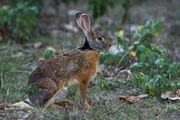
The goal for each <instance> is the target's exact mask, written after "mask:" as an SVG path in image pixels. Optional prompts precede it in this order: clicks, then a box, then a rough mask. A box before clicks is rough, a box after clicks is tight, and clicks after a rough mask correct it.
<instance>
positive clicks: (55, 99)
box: [45, 87, 68, 107]
mask: <svg viewBox="0 0 180 120" xmlns="http://www.w3.org/2000/svg"><path fill="white" fill-rule="evenodd" d="M67 93H68V90H67V88H66V87H62V88H61V89H59V90H58V91H57V92H56V93H55V94H54V95H53V96H52V97H51V98H50V99H49V100H48V101H47V102H46V104H45V106H46V107H49V106H52V104H56V103H59V102H62V101H63V100H64V99H65V98H66V96H67Z"/></svg>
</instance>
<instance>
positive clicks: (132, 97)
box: [119, 96, 139, 103]
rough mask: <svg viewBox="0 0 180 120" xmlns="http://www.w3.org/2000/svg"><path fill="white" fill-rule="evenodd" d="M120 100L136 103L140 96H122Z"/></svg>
mask: <svg viewBox="0 0 180 120" xmlns="http://www.w3.org/2000/svg"><path fill="white" fill-rule="evenodd" d="M119 100H125V101H127V102H129V103H135V102H137V101H139V97H137V96H120V97H119Z"/></svg>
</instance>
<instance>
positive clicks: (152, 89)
mask: <svg viewBox="0 0 180 120" xmlns="http://www.w3.org/2000/svg"><path fill="white" fill-rule="evenodd" d="M162 28H163V23H162V22H160V21H154V20H153V21H148V22H147V23H146V24H145V25H143V26H139V27H138V29H137V30H136V31H134V32H133V33H131V35H132V37H131V39H132V40H130V39H128V38H127V37H124V36H123V34H122V33H123V32H122V31H120V32H118V33H117V34H116V41H117V46H118V47H121V48H122V49H123V53H122V52H119V53H118V54H116V55H113V54H110V53H106V54H105V53H103V54H101V56H100V60H101V62H103V61H106V59H108V60H107V61H108V62H110V63H108V64H113V63H115V64H113V65H116V67H122V66H126V68H127V66H129V69H130V70H131V72H132V75H131V81H132V82H133V83H134V84H135V85H138V86H140V88H142V89H143V90H144V91H146V92H147V93H149V94H151V95H159V94H161V93H162V92H165V91H168V90H174V91H175V90H176V89H177V88H178V87H180V82H178V81H179V79H180V63H178V62H172V61H171V60H170V59H168V58H167V56H166V54H165V51H166V50H165V49H164V48H163V47H161V46H158V45H156V44H155V43H154V40H155V38H157V37H158V36H159V34H160V31H161V29H162ZM115 58H117V59H118V61H119V62H117V59H115ZM109 60H111V61H109ZM105 63H106V62H105Z"/></svg>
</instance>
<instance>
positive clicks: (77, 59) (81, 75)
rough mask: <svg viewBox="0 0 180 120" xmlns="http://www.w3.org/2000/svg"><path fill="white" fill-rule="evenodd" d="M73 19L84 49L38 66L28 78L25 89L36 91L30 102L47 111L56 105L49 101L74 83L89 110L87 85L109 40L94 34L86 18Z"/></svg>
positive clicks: (78, 13) (81, 48) (83, 15)
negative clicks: (35, 89) (79, 32)
mask: <svg viewBox="0 0 180 120" xmlns="http://www.w3.org/2000/svg"><path fill="white" fill-rule="evenodd" d="M75 18H76V22H77V25H78V27H79V28H80V29H82V30H83V33H84V35H85V42H84V45H83V46H82V47H80V48H78V49H75V50H72V51H70V52H67V53H66V54H60V55H57V56H56V57H54V58H50V59H49V60H47V61H44V62H42V63H40V64H39V65H38V66H37V68H36V69H35V70H34V71H33V72H32V73H31V75H30V77H29V80H28V85H32V86H35V87H36V88H38V90H37V91H35V92H34V93H33V94H32V95H30V96H29V98H30V100H31V101H32V102H34V103H36V104H39V105H40V106H47V107H48V106H50V104H55V103H53V102H52V101H53V100H52V98H53V97H55V96H57V95H59V93H61V91H63V90H64V86H65V85H68V84H69V82H71V81H73V80H75V81H76V83H77V84H78V86H79V89H80V94H81V97H82V100H83V104H84V108H85V109H89V108H90V105H89V103H88V99H87V89H88V81H89V80H90V79H93V78H94V76H95V75H96V71H97V68H98V58H99V53H100V51H102V50H108V49H109V48H110V46H111V44H112V39H111V38H109V37H105V36H103V35H101V34H99V33H97V32H93V30H92V29H91V21H90V18H89V16H88V15H87V14H85V13H82V12H77V13H76V15H75Z"/></svg>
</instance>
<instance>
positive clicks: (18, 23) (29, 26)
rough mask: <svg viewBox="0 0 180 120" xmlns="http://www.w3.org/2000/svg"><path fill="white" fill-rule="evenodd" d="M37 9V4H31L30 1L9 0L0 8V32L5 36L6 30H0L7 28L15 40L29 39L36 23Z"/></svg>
mask: <svg viewBox="0 0 180 120" xmlns="http://www.w3.org/2000/svg"><path fill="white" fill-rule="evenodd" d="M35 3H36V2H35ZM39 9H40V8H39V6H34V5H32V1H28V0H20V1H16V0H12V1H9V5H8V6H3V7H1V8H0V18H2V19H0V28H1V34H3V36H6V34H7V32H2V31H3V30H6V31H7V30H8V32H9V33H8V34H11V39H14V40H15V41H17V42H23V41H26V40H29V39H30V37H31V36H32V33H33V31H32V30H33V27H35V25H36V24H37V23H36V21H37V15H38V13H39Z"/></svg>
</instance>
